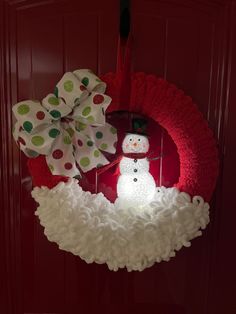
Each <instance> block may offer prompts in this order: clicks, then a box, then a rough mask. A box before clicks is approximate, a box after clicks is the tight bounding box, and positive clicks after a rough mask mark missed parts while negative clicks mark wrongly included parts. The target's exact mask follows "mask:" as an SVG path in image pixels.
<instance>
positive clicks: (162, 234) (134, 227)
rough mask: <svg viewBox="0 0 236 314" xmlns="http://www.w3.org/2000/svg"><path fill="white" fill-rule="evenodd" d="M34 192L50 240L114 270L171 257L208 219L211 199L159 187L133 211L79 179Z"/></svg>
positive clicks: (188, 243)
mask: <svg viewBox="0 0 236 314" xmlns="http://www.w3.org/2000/svg"><path fill="white" fill-rule="evenodd" d="M32 196H33V197H34V199H35V200H36V201H37V202H38V203H39V207H38V209H37V211H36V215H37V216H38V217H39V219H40V223H41V225H42V226H43V227H44V228H45V229H44V232H45V235H46V236H47V238H48V240H50V241H52V242H56V243H57V244H58V246H59V248H60V249H62V250H65V251H68V252H71V253H73V254H75V255H78V256H80V257H81V258H82V259H83V260H85V261H86V262H87V263H92V262H96V263H98V264H103V263H106V264H107V265H108V267H109V269H110V270H114V271H116V270H118V269H119V268H124V267H126V268H127V270H128V271H132V270H139V271H142V270H143V269H145V268H147V267H150V266H152V265H153V264H154V263H155V262H160V261H162V260H164V261H169V259H170V258H171V257H173V256H175V251H178V250H180V249H181V248H182V247H183V246H185V247H188V246H190V240H191V239H193V238H195V237H197V236H200V235H201V234H202V232H201V230H200V229H204V228H205V227H206V225H207V224H208V222H209V205H208V203H205V202H204V200H203V198H202V197H200V196H194V197H193V198H192V199H191V197H190V195H189V194H187V193H184V192H180V191H179V190H178V189H177V188H164V187H160V188H157V189H156V194H155V198H154V201H153V202H152V203H151V204H149V205H148V206H145V207H143V208H130V209H123V208H116V207H115V205H114V204H113V203H111V202H110V201H109V200H107V199H106V198H105V196H104V195H103V194H102V193H99V194H91V193H90V192H85V191H83V190H82V188H81V187H80V186H79V184H78V182H77V181H76V180H75V179H69V181H68V182H67V183H64V182H60V183H59V184H58V185H57V186H55V187H54V188H52V189H49V188H47V187H42V188H39V187H35V188H34V190H33V191H32Z"/></svg>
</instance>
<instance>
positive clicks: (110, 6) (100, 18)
mask: <svg viewBox="0 0 236 314" xmlns="http://www.w3.org/2000/svg"><path fill="white" fill-rule="evenodd" d="M3 11H4V12H3V13H4V22H5V24H4V30H5V36H6V38H5V43H4V45H5V49H6V52H7V56H6V60H7V65H6V73H7V75H6V77H7V80H6V82H5V84H6V87H7V88H8V91H9V94H8V95H6V102H4V103H3V104H4V107H5V109H6V112H4V113H5V114H6V117H7V121H11V106H12V104H13V103H15V102H17V101H20V100H23V99H30V98H31V99H42V98H43V97H45V96H46V95H47V94H48V93H50V92H53V90H54V87H55V83H56V82H57V81H58V80H59V79H60V77H61V76H62V74H63V73H64V72H66V71H70V70H74V69H77V68H83V67H87V68H91V69H93V70H94V71H96V72H97V73H98V74H102V73H106V72H107V71H108V70H109V71H114V70H115V67H116V50H117V42H118V21H119V17H118V15H119V3H118V1H113V3H111V2H110V1H105V0H102V1H99V2H94V3H93V4H91V3H86V1H5V3H4V6H3ZM2 129H8V130H9V134H8V139H9V142H8V144H7V146H8V148H7V149H8V151H7V152H6V153H5V157H6V159H7V158H8V157H9V162H8V165H7V166H8V167H9V169H10V172H11V173H12V176H11V178H10V180H11V182H10V183H9V184H10V186H11V188H10V192H11V191H12V194H14V202H13V203H12V204H11V205H10V206H9V208H8V210H7V211H6V213H5V215H6V221H8V222H9V225H8V226H7V225H6V234H7V236H8V237H9V244H10V247H11V252H9V255H8V257H7V260H9V261H10V264H9V266H8V269H9V274H10V276H9V278H8V280H9V282H10V287H9V291H8V296H9V304H8V310H9V313H10V314H13V313H16V314H23V313H31V314H33V313H37V314H38V313H54V314H55V313H73V312H76V311H80V310H81V311H82V309H83V304H86V303H90V301H91V300H95V299H96V298H97V296H98V295H99V293H100V286H99V285H98V284H97V275H96V273H97V268H96V266H94V265H92V266H88V265H87V264H85V263H84V262H83V261H81V260H80V259H79V258H78V257H74V256H72V255H71V254H69V253H65V252H63V251H61V250H59V249H58V247H57V246H56V245H55V244H53V243H51V242H49V241H48V240H47V239H46V237H45V236H44V234H43V228H42V227H41V226H40V225H39V221H38V219H37V217H35V216H34V210H35V208H36V206H37V205H36V203H35V202H34V201H33V200H32V197H31V195H30V191H31V189H32V184H31V179H30V176H29V173H28V170H27V166H26V161H27V160H26V158H25V157H24V156H23V155H22V154H20V153H19V151H18V148H17V147H16V145H15V143H14V142H13V140H12V138H11V131H10V129H11V126H10V125H7V124H6V122H4V123H3V125H2ZM13 165H14V166H13ZM8 197H10V195H8ZM12 223H13V225H14V233H13V234H12V235H11V236H9V233H10V232H11V229H12V227H13V226H12ZM99 284H100V281H99ZM6 313H7V310H6Z"/></svg>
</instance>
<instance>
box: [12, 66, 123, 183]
mask: <svg viewBox="0 0 236 314" xmlns="http://www.w3.org/2000/svg"><path fill="white" fill-rule="evenodd" d="M105 90H106V84H105V83H104V82H102V81H101V80H100V79H99V78H98V77H97V76H96V75H95V74H94V73H93V72H92V71H90V70H76V71H74V72H73V73H72V72H67V73H65V74H64V76H63V77H62V79H61V80H60V81H59V83H58V84H57V86H56V88H55V92H54V94H49V95H48V96H47V97H45V98H44V99H43V100H42V103H41V102H39V101H33V100H26V101H22V102H19V103H17V104H16V105H14V106H13V113H14V115H15V117H16V119H17V122H16V124H15V128H14V132H13V135H14V138H15V140H16V141H17V142H18V143H19V146H20V149H21V150H22V151H23V152H24V153H25V154H26V155H27V156H28V157H36V156H38V155H39V154H42V155H46V161H47V164H48V166H49V168H50V170H51V172H52V174H53V175H65V176H68V177H74V176H76V175H79V174H80V171H79V169H78V167H77V166H79V168H80V169H81V170H82V171H83V172H87V171H89V170H91V169H93V168H95V167H100V166H102V165H106V164H108V163H109V161H108V160H107V159H106V157H105V156H104V155H103V152H108V153H115V152H116V149H115V145H116V142H117V132H116V129H115V128H114V127H113V126H112V125H110V124H109V123H106V120H105V112H106V109H107V107H108V106H109V104H110V102H111V98H110V97H109V96H107V95H105V94H104V92H105Z"/></svg>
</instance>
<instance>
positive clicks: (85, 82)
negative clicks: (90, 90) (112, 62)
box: [82, 77, 89, 86]
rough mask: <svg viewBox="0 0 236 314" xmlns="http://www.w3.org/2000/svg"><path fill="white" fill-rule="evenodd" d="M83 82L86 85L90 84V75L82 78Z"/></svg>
mask: <svg viewBox="0 0 236 314" xmlns="http://www.w3.org/2000/svg"><path fill="white" fill-rule="evenodd" d="M82 83H83V84H84V85H85V86H88V84H89V79H88V77H84V78H83V79H82Z"/></svg>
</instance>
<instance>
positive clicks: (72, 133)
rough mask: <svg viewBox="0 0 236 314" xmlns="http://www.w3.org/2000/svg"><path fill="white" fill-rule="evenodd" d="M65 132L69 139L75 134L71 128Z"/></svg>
mask: <svg viewBox="0 0 236 314" xmlns="http://www.w3.org/2000/svg"><path fill="white" fill-rule="evenodd" d="M66 131H67V132H68V133H69V135H70V137H72V136H73V135H74V133H75V131H74V130H73V129H72V128H68V129H66Z"/></svg>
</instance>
